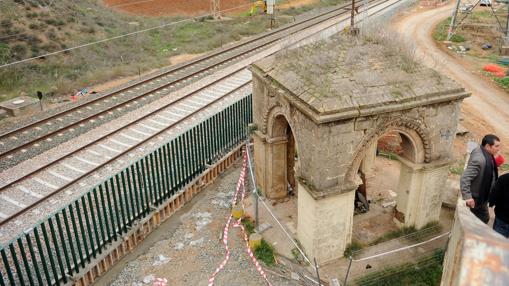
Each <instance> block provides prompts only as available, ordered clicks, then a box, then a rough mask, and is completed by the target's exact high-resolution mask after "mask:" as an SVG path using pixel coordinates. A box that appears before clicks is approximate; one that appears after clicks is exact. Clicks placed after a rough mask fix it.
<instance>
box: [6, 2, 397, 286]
mask: <svg viewBox="0 0 509 286" xmlns="http://www.w3.org/2000/svg"><path fill="white" fill-rule="evenodd" d="M400 1H401V0H386V1H379V2H376V4H374V5H373V6H378V5H380V7H378V8H377V9H378V10H376V9H374V10H373V11H378V12H379V11H382V10H384V9H386V8H387V7H391V6H392V5H395V4H397V3H399V2H400ZM384 5H385V6H384ZM373 6H372V7H373ZM343 9H344V10H343V13H340V14H338V15H343V18H341V20H342V21H344V22H346V21H347V20H348V17H347V14H349V11H348V9H346V7H343ZM375 13H376V12H375ZM338 15H336V16H330V15H329V16H330V17H329V19H331V18H334V17H337V16H338ZM344 22H342V24H341V25H342V26H344V25H346V24H344ZM330 23H331V22H327V25H334V24H330ZM336 23H337V22H336ZM329 27H330V26H329ZM320 29H322V27H321V28H320ZM316 30H317V29H316V28H315V29H313V30H312V31H315V32H316ZM292 33H295V32H292ZM280 39H282V37H281V38H280ZM301 39H303V38H301ZM266 41H267V44H266V45H265V46H263V45H262V46H260V47H259V48H254V47H253V49H252V51H253V53H255V52H256V51H259V50H261V49H263V48H264V47H267V46H270V44H268V42H269V40H267V39H266ZM277 41H278V40H274V41H273V42H272V43H277ZM293 43H295V42H293ZM293 43H290V44H293ZM275 46H276V45H274V46H273V47H271V48H269V49H268V51H264V52H262V53H260V55H259V56H261V55H262V54H263V55H266V54H270V53H273V52H275V51H276V49H277V48H281V46H283V45H278V47H275ZM249 55H250V52H249V51H247V52H246V53H245V54H244V55H241V53H240V52H239V53H238V57H234V58H233V59H231V60H230V61H228V60H226V61H225V62H223V63H222V66H221V64H219V65H220V66H219V67H218V66H217V65H215V66H214V65H209V66H208V68H209V69H207V70H205V72H211V73H212V72H213V71H214V70H217V69H219V68H220V67H224V66H226V65H228V66H230V65H231V66H230V67H229V68H228V71H227V72H226V71H224V70H222V71H219V73H218V74H215V76H214V77H208V78H207V79H205V80H203V84H202V82H200V84H194V85H193V86H194V87H193V88H192V89H191V88H186V89H185V90H187V92H183V90H184V89H180V90H178V91H177V92H175V93H173V94H172V97H170V96H167V95H170V94H171V93H172V91H173V90H176V89H177V88H179V87H181V86H184V85H186V84H187V83H186V82H185V81H188V82H189V81H194V80H197V79H200V78H204V77H205V76H204V75H202V74H199V73H196V74H194V75H191V76H189V75H188V77H187V78H186V79H183V80H182V81H181V83H180V84H178V85H179V86H177V83H176V82H174V83H173V84H170V83H168V82H166V83H159V84H158V83H157V82H158V80H159V82H161V81H163V80H162V79H160V78H159V79H158V78H155V79H154V81H155V82H156V83H146V84H145V86H143V84H141V85H138V86H137V87H135V88H134V90H136V89H137V90H138V92H139V94H138V93H137V92H136V91H133V89H129V90H128V91H125V92H124V93H132V94H133V96H137V95H140V96H141V94H143V97H141V98H140V99H139V100H135V101H137V103H134V101H133V102H132V103H129V104H130V105H131V106H132V108H133V109H136V108H138V107H140V106H141V104H147V105H145V108H144V110H143V111H144V112H143V114H141V115H140V116H136V117H135V118H134V119H131V118H130V122H129V123H128V124H125V125H122V126H120V125H118V126H116V127H113V128H104V129H105V130H108V132H106V133H104V132H103V134H102V135H101V136H100V138H98V139H97V140H95V139H94V140H92V141H91V142H90V143H87V144H84V146H82V147H79V148H75V149H76V150H74V151H70V152H68V153H67V154H64V155H63V156H62V157H60V158H58V159H56V160H55V159H51V160H48V162H47V164H46V165H44V166H42V167H40V168H39V169H38V170H34V171H30V172H28V173H26V174H22V175H20V176H19V177H17V178H16V179H13V180H11V181H10V182H4V185H3V186H1V187H0V231H1V232H3V233H4V234H5V232H9V234H8V235H7V236H8V237H7V238H6V236H4V237H2V240H3V241H5V240H10V241H8V242H7V243H6V244H4V246H2V247H0V252H1V255H0V256H1V261H2V263H3V264H1V263H0V282H1V283H0V284H2V285H4V284H5V285H7V284H10V285H24V283H25V282H29V285H42V284H47V285H60V284H62V283H64V284H65V283H67V282H72V281H73V280H74V279H78V278H79V277H80V275H87V274H84V273H83V272H82V269H84V270H85V269H87V267H89V264H90V263H91V264H93V263H95V262H94V261H92V259H95V258H97V257H98V256H97V255H100V254H101V253H102V251H104V250H106V251H110V250H109V248H108V247H110V246H111V244H112V243H113V242H115V243H118V241H117V239H119V241H122V240H123V238H124V236H125V235H126V234H127V233H129V230H130V228H131V227H133V226H135V227H136V226H137V225H138V224H139V223H140V222H143V220H144V219H146V218H147V215H149V214H151V213H152V212H153V211H159V209H158V206H160V205H161V204H162V203H163V202H165V203H166V202H168V199H172V198H173V197H174V196H177V195H178V194H179V193H178V192H179V190H181V188H182V187H184V186H186V184H188V183H189V182H192V179H193V178H196V176H197V175H199V174H202V172H203V171H204V170H206V169H208V168H209V167H210V163H211V162H215V161H216V160H217V158H220V157H222V156H223V155H224V151H225V150H231V148H234V147H235V146H237V144H239V142H244V141H245V140H246V138H247V136H246V130H247V123H248V122H250V121H251V120H250V118H251V115H252V108H251V103H250V102H251V99H250V96H249V94H250V93H251V86H250V82H251V74H250V72H249V71H248V70H247V69H246V66H247V65H248V62H249V61H251V60H252V59H251V58H249V59H246V60H243V61H242V62H241V63H233V62H234V61H235V60H237V59H239V58H240V57H246V58H247V57H249ZM195 61H198V60H195ZM246 63H247V64H246ZM173 69H174V68H173ZM212 78H214V79H212ZM205 82H206V83H205ZM171 85H173V86H174V87H172V88H174V89H172V88H170V86H171ZM175 86H177V87H175ZM197 86H198V87H197ZM147 90H152V91H148V92H147ZM158 92H159V93H158ZM113 96H115V95H112V96H111V97H110V98H109V99H108V98H105V97H107V96H106V95H104V96H100V97H101V98H104V99H105V100H110V102H111V104H112V106H113V105H115V106H117V105H116V104H117V103H116V102H112V101H111V100H112V98H113ZM246 96H247V97H246ZM142 98H146V99H142ZM157 98H160V99H161V100H158V101H157V102H153V104H148V102H150V101H155V99H157ZM239 98H240V99H239ZM162 102H164V104H162ZM107 103H108V102H107ZM99 105H100V104H99ZM156 105H157V107H156V108H153V107H154V106H156ZM88 107H90V106H86V105H85V104H84V103H83V106H82V108H81V109H77V110H76V113H78V114H82V115H83V116H86V115H87V114H83V113H84V110H90V108H88ZM118 108H121V109H124V110H123V111H122V110H118ZM129 108H130V107H128V106H127V105H125V106H124V107H122V106H121V107H115V108H114V110H117V111H118V112H119V113H121V112H128V111H129ZM147 108H150V109H149V110H147ZM92 109H93V108H92ZM218 109H219V110H220V112H219V113H216V112H217V110H218ZM78 111H81V113H79V112H78ZM110 112H111V113H113V111H109V112H106V113H103V115H99V116H103V117H105V118H104V120H105V121H106V120H107V119H108V118H106V117H107V116H106V115H111V114H110ZM137 113H142V112H141V111H140V112H138V111H137ZM91 114H92V115H93V114H94V113H93V112H92V113H91ZM91 114H88V115H91ZM131 114H132V113H130V114H129V115H128V116H131ZM50 117H51V116H49V117H48V118H50ZM63 117H64V118H65V117H69V118H71V117H72V115H71V116H69V115H64V116H63ZM93 118H94V117H93ZM93 118H88V119H80V120H85V121H87V120H88V121H91V120H95V121H96V122H95V123H97V122H98V121H101V120H100V119H102V118H98V119H93ZM64 121H65V119H62V120H60V122H62V124H64V125H65V124H66V123H65V122H64ZM48 122H51V121H46V122H43V123H42V124H43V125H47V126H53V123H52V124H49V125H48ZM70 122H72V123H70V124H74V123H75V121H72V120H71V121H70ZM92 123H94V122H92ZM81 124H84V123H83V122H82V123H81ZM74 126H75V127H76V125H74ZM77 126H79V124H78V125H77ZM188 126H192V127H190V129H187V127H188ZM36 127H37V126H36ZM39 128H42V127H40V126H39ZM65 128H67V127H64V128H63V129H62V130H68V129H65ZM71 128H73V127H71ZM218 129H220V130H218ZM29 130H31V129H30V128H29V129H26V130H23V131H20V132H21V134H23V132H25V134H26V133H30V132H29ZM36 130H38V129H37V128H36ZM95 131H96V130H94V132H95ZM62 132H64V131H60V133H62ZM68 132H74V131H70V129H69V130H68ZM56 134H57V136H58V134H59V133H56ZM11 136H12V135H11ZM14 137H16V136H15V135H14ZM48 138H49V139H51V137H46V138H43V139H41V140H40V141H39V142H41V141H42V140H44V141H47V139H48ZM170 139H171V140H170ZM168 140H170V141H168ZM161 143H163V144H162V145H161V146H159V147H156V150H152V149H153V148H154V145H156V144H161ZM31 144H32V145H34V144H38V143H34V142H33V141H32V142H31ZM0 145H1V144H0ZM142 148H144V149H145V151H144V150H142ZM139 150H140V151H142V152H141V155H140V152H138V151H139ZM16 152H21V150H19V151H14V153H11V155H13V154H14V155H16ZM25 152H26V151H25ZM147 152H148V153H147ZM6 156H10V155H6ZM6 156H5V157H6ZM135 156H141V157H142V158H141V159H139V160H138V159H136V158H135ZM0 157H1V156H0ZM5 157H4V158H5ZM125 161H127V162H125ZM119 163H120V164H119ZM114 164H115V165H116V167H117V168H118V167H119V165H122V166H120V167H121V169H122V171H119V172H117V173H115V171H113V170H109V167H111V166H113V165H114ZM124 165H128V167H125V166H124ZM105 169H108V171H109V174H108V177H109V178H108V179H106V180H101V183H100V184H97V185H96V186H95V187H93V188H92V189H88V188H87V189H86V190H83V189H85V188H84V187H81V188H80V187H77V186H78V184H79V183H80V184H81V183H82V182H84V181H85V179H86V177H90V176H92V177H94V176H96V175H97V173H99V172H100V171H103V170H105ZM111 173H115V175H114V176H110V175H111ZM124 179H125V180H124ZM93 181H96V180H95V178H93ZM94 184H95V183H94ZM87 187H88V186H87ZM71 189H73V190H76V191H77V194H75V195H74V196H75V197H74V198H70V201H69V202H67V201H62V202H59V201H57V202H58V203H59V205H58V209H59V210H57V211H54V210H51V214H47V213H44V214H42V215H43V220H41V221H38V222H37V223H35V224H32V223H31V222H30V220H31V219H32V218H33V216H32V217H30V216H24V217H23V221H19V224H18V221H15V219H16V218H18V217H19V216H20V215H22V214H26V213H27V212H28V211H30V210H36V207H37V206H40V205H42V204H43V203H45V202H48V200H49V198H51V197H53V198H55V197H57V196H58V195H62V194H63V193H64V192H68V191H69V190H71ZM20 194H21V195H20ZM60 197H61V198H62V196H60ZM178 199H182V197H178ZM172 203H173V201H172ZM38 209H42V208H37V210H38ZM161 211H162V210H161ZM164 211H168V210H164ZM32 214H34V213H32ZM25 219H26V221H25ZM39 219H40V218H37V220H39ZM41 235H42V236H41ZM3 241H2V243H3ZM19 258H21V260H20V259H19ZM48 261H49V263H48ZM87 271H88V270H85V273H88V274H89V273H91V272H87ZM91 271H92V270H91ZM92 275H93V274H92ZM36 281H37V283H36ZM74 281H76V280H74Z"/></svg>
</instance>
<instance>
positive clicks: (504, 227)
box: [493, 217, 509, 238]
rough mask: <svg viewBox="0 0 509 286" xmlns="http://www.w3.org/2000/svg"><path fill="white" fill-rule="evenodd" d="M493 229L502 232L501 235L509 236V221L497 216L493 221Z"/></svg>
mask: <svg viewBox="0 0 509 286" xmlns="http://www.w3.org/2000/svg"><path fill="white" fill-rule="evenodd" d="M493 229H494V230H495V231H496V232H498V233H500V234H501V235H503V236H505V237H507V238H509V223H506V222H504V221H503V220H501V219H499V218H498V217H495V222H494V223H493Z"/></svg>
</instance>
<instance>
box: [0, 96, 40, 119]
mask: <svg viewBox="0 0 509 286" xmlns="http://www.w3.org/2000/svg"><path fill="white" fill-rule="evenodd" d="M39 108H40V107H39V99H37V98H33V97H29V96H19V97H16V98H13V99H10V100H7V101H3V102H1V103H0V109H2V110H4V111H5V112H6V113H7V115H8V116H19V115H22V114H27V113H32V112H36V111H38V110H39Z"/></svg>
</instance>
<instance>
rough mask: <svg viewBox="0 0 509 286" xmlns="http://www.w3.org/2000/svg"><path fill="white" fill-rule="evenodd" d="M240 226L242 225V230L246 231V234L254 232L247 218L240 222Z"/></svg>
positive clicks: (250, 221)
mask: <svg viewBox="0 0 509 286" xmlns="http://www.w3.org/2000/svg"><path fill="white" fill-rule="evenodd" d="M242 224H243V225H244V228H245V229H246V232H247V233H248V234H252V233H254V232H255V227H254V224H253V222H252V220H251V218H249V217H246V218H244V219H243V220H242Z"/></svg>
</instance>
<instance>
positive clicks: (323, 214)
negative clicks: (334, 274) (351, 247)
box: [297, 184, 355, 264]
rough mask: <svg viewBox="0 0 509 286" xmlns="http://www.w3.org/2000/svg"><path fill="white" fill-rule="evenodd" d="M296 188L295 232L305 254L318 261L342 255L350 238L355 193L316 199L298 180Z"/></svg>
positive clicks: (321, 261) (319, 262)
mask: <svg viewBox="0 0 509 286" xmlns="http://www.w3.org/2000/svg"><path fill="white" fill-rule="evenodd" d="M298 192H299V194H298V196H299V200H298V209H299V215H298V218H297V219H298V221H297V232H298V236H299V241H300V242H301V244H302V246H303V247H304V250H305V251H306V253H307V254H308V256H309V257H315V258H316V260H317V262H318V264H323V263H326V262H328V261H331V260H333V259H337V258H338V257H342V256H343V252H344V251H345V247H346V245H347V244H348V243H350V241H351V239H352V225H353V203H354V197H355V193H354V192H348V193H346V194H341V195H339V196H334V197H328V198H325V199H321V200H315V199H314V198H313V197H312V196H311V195H310V192H309V191H308V190H306V186H303V185H300V184H299V187H298Z"/></svg>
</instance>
